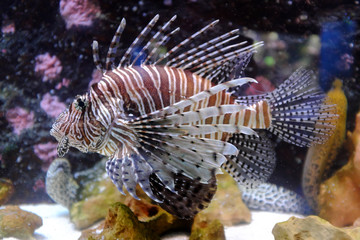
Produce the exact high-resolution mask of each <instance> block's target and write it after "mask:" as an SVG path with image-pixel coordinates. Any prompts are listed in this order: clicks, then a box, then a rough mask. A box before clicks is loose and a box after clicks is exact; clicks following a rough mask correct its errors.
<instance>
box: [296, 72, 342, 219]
mask: <svg viewBox="0 0 360 240" xmlns="http://www.w3.org/2000/svg"><path fill="white" fill-rule="evenodd" d="M326 102H327V103H328V104H336V112H334V114H337V115H339V118H338V120H337V122H336V125H335V129H334V132H333V133H332V135H331V136H330V137H329V138H328V139H327V140H326V141H325V142H324V143H323V144H313V145H312V146H311V147H310V148H309V150H308V151H307V154H306V159H305V164H304V168H303V175H302V188H303V192H304V195H305V198H306V200H307V202H308V203H309V205H310V207H311V208H312V209H313V210H315V211H316V212H317V213H318V212H319V211H320V209H321V208H322V206H319V202H318V201H319V200H318V196H319V191H320V183H321V182H322V181H324V180H325V179H326V177H327V176H328V174H329V169H330V168H331V166H332V165H333V162H334V161H335V158H336V155H337V154H338V152H339V150H340V148H341V147H342V145H343V143H344V141H345V135H346V115H347V114H346V113H347V99H346V96H345V93H344V91H343V90H342V82H341V81H340V80H339V79H337V80H335V81H334V82H333V89H332V90H330V91H329V92H328V93H327V98H326ZM324 177H325V178H324Z"/></svg>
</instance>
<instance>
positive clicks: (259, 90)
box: [245, 76, 275, 95]
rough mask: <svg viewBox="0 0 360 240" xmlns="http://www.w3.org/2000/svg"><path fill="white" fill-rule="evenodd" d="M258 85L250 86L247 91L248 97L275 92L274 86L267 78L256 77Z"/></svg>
mask: <svg viewBox="0 0 360 240" xmlns="http://www.w3.org/2000/svg"><path fill="white" fill-rule="evenodd" d="M256 81H258V83H252V84H250V86H249V88H248V89H247V90H246V91H245V93H246V95H259V94H263V93H267V92H271V91H273V90H275V87H274V85H272V83H271V82H270V81H269V80H268V79H267V78H265V77H263V76H258V77H256Z"/></svg>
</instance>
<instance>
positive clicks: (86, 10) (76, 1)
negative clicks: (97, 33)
mask: <svg viewBox="0 0 360 240" xmlns="http://www.w3.org/2000/svg"><path fill="white" fill-rule="evenodd" d="M60 14H61V16H62V17H63V19H64V20H65V22H66V28H67V29H70V28H72V27H78V26H91V25H92V24H93V22H94V20H95V19H96V18H97V17H98V16H99V15H100V7H99V5H98V3H97V2H96V1H91V0H61V1H60Z"/></svg>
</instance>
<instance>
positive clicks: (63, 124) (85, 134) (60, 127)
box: [50, 94, 103, 157]
mask: <svg viewBox="0 0 360 240" xmlns="http://www.w3.org/2000/svg"><path fill="white" fill-rule="evenodd" d="M102 129H103V127H102V125H101V123H100V122H99V121H97V120H96V118H95V117H94V116H92V114H91V104H90V101H89V96H88V94H84V95H78V96H76V97H75V99H74V101H73V102H72V103H71V104H70V106H69V108H68V109H66V110H64V111H63V112H62V113H61V114H60V115H59V116H58V117H57V119H56V120H55V122H54V124H53V125H52V128H51V130H50V135H51V136H53V137H55V138H56V140H57V141H58V142H59V145H58V148H57V151H58V155H59V157H63V156H64V155H65V154H66V153H67V152H68V151H69V148H70V147H74V148H77V149H78V150H80V151H81V152H89V151H91V152H93V151H96V148H97V147H98V146H99V145H101V143H102V140H103V138H102V135H103V134H102V132H103V131H102Z"/></svg>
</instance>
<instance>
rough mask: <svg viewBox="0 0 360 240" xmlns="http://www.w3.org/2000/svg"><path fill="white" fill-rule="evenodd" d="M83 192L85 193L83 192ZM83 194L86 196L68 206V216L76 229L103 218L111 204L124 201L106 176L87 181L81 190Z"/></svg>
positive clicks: (123, 197)
mask: <svg viewBox="0 0 360 240" xmlns="http://www.w3.org/2000/svg"><path fill="white" fill-rule="evenodd" d="M91 189H92V193H91ZM85 192H87V193H86V194H85ZM83 194H84V195H86V197H84V198H83V200H81V201H78V202H75V203H74V204H73V205H72V207H71V208H70V218H71V221H72V222H73V223H74V224H75V227H76V228H77V229H83V228H86V227H89V226H90V225H92V224H93V223H95V222H96V221H98V220H101V219H103V218H105V216H106V213H107V211H108V209H109V207H110V206H111V204H113V203H114V202H124V201H125V199H126V197H125V196H123V195H121V193H120V192H119V191H118V190H117V188H116V187H115V186H114V184H113V183H112V182H111V180H110V179H109V178H108V177H106V178H100V179H98V180H97V181H95V180H94V181H93V182H89V183H88V184H87V186H86V187H85V189H84V190H83Z"/></svg>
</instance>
